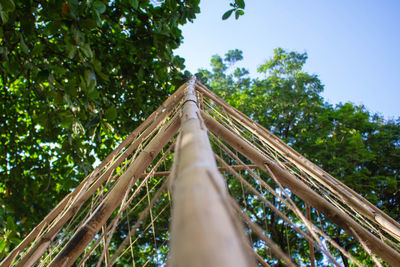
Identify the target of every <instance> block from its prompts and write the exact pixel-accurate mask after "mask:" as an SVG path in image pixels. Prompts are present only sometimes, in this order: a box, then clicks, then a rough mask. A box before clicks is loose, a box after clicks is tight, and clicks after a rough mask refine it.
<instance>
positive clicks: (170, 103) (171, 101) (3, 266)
mask: <svg viewBox="0 0 400 267" xmlns="http://www.w3.org/2000/svg"><path fill="white" fill-rule="evenodd" d="M185 88H186V84H184V85H182V86H181V87H180V88H179V89H178V90H177V91H176V92H175V93H174V94H172V95H171V97H169V98H168V99H167V100H166V101H165V102H164V103H163V104H162V105H161V106H160V107H159V108H158V109H157V110H156V111H154V112H153V113H152V114H151V115H150V116H149V117H148V118H147V119H146V120H145V121H144V122H143V123H142V124H141V125H140V126H139V127H138V128H136V129H135V130H134V131H133V132H132V133H131V134H130V135H129V136H128V137H127V138H125V140H124V141H123V142H122V143H121V144H120V145H119V146H118V147H117V148H116V149H115V150H114V151H113V152H111V154H109V155H108V156H107V157H106V158H105V159H104V160H103V162H102V163H101V164H100V165H99V166H98V167H97V168H96V169H95V170H94V171H93V172H92V173H91V174H89V175H88V176H87V177H86V178H85V179H84V180H83V181H82V182H81V184H80V185H78V186H77V187H76V188H75V190H74V191H73V192H71V193H70V194H68V195H67V196H66V197H65V198H64V199H63V200H62V201H61V202H60V203H59V204H58V205H57V206H56V207H55V208H54V209H53V210H52V211H51V212H50V213H49V214H48V215H47V216H46V217H45V218H44V219H43V220H42V222H41V223H40V224H39V225H37V226H36V227H35V228H34V229H33V230H32V231H31V232H30V233H29V235H28V236H27V237H25V239H24V240H23V241H22V242H21V243H20V244H19V245H18V246H17V247H15V248H14V249H13V251H11V252H10V253H9V254H8V255H7V257H6V258H4V260H3V261H2V262H1V263H0V267H7V266H9V265H11V262H12V261H13V260H14V259H15V257H16V256H17V255H18V254H19V253H21V252H22V251H23V250H24V249H25V248H26V246H27V245H28V244H30V243H31V242H32V241H33V240H34V239H35V237H36V236H37V235H38V234H39V233H40V231H41V230H42V229H43V228H44V227H45V226H46V225H47V224H48V223H49V222H50V221H52V220H53V219H54V218H56V217H57V216H58V215H59V213H60V212H61V211H62V210H63V209H64V208H65V207H66V206H67V204H68V201H69V200H70V199H72V198H74V197H75V196H76V195H77V194H78V193H79V192H80V189H81V188H82V187H83V186H84V185H85V184H86V182H87V181H88V180H90V179H93V178H95V177H96V176H97V175H98V174H99V172H100V170H101V169H102V168H103V167H105V166H106V165H107V164H108V163H109V162H110V161H111V160H112V158H113V157H114V156H115V155H116V154H118V153H119V152H120V151H121V150H122V149H123V148H124V147H125V146H126V145H127V144H129V143H130V142H132V141H133V140H134V138H135V137H136V135H137V134H138V133H140V132H141V131H143V130H144V129H145V128H146V127H147V126H149V125H150V123H152V122H153V121H154V119H156V118H157V117H160V115H163V114H164V113H169V111H168V109H170V108H171V107H174V106H175V104H176V103H178V102H179V101H180V99H181V98H182V93H183V91H184V89H185Z"/></svg>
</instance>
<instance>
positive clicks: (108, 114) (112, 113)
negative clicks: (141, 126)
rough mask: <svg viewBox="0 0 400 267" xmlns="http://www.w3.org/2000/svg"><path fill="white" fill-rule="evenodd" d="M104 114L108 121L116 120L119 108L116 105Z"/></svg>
mask: <svg viewBox="0 0 400 267" xmlns="http://www.w3.org/2000/svg"><path fill="white" fill-rule="evenodd" d="M104 115H105V117H106V119H107V120H108V121H112V120H115V119H116V118H117V109H116V108H115V107H114V106H112V107H109V108H108V109H106V112H105V114H104Z"/></svg>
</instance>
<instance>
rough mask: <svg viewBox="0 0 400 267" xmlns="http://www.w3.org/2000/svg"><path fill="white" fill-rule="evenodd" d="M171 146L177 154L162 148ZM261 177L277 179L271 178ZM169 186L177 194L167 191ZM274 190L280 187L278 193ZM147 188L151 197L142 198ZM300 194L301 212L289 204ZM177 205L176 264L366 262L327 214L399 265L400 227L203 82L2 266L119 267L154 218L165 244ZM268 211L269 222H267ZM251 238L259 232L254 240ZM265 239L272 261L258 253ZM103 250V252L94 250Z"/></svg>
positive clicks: (149, 123)
mask: <svg viewBox="0 0 400 267" xmlns="http://www.w3.org/2000/svg"><path fill="white" fill-rule="evenodd" d="M208 130H209V131H208ZM177 132H179V135H178V137H177V138H176V139H175V135H176V133H177ZM166 144H169V148H168V149H166V150H165V151H164V150H162V149H163V147H164V146H166ZM173 146H175V151H174V155H173V163H172V168H171V169H170V170H169V169H168V168H167V166H170V165H171V161H172V160H170V158H171V157H167V156H168V155H172V154H170V153H171V151H172V147H173ZM216 150H218V151H219V154H218V153H217V152H216ZM164 152H165V153H164ZM159 154H160V156H158V155H159ZM167 158H168V159H167ZM244 159H245V160H244ZM160 166H162V167H160ZM221 172H224V173H225V175H222V173H221ZM261 174H262V175H261ZM261 176H262V177H266V176H268V177H269V178H268V179H270V180H269V181H268V182H267V181H264V180H263V179H264V178H262V177H261ZM164 177H168V178H167V179H166V181H165V180H162V179H164ZM150 178H152V179H153V181H157V182H156V183H154V184H153V186H152V188H149V187H150V186H148V182H149V181H150V180H151V179H150ZM224 178H226V179H227V180H228V179H233V178H234V179H235V180H236V181H237V182H238V183H240V185H241V186H242V192H243V197H242V199H245V193H244V191H245V190H247V193H246V194H248V195H250V196H251V198H256V199H258V200H259V201H260V203H261V204H262V205H264V208H265V209H266V211H263V212H261V211H260V210H256V211H253V210H252V209H247V207H246V206H244V207H241V206H240V202H239V201H237V200H236V199H235V198H234V196H233V195H230V188H228V187H227V182H226V180H225V179H224ZM140 179H141V180H140ZM252 179H254V180H252ZM139 181H140V182H139ZM161 182H162V183H161ZM159 183H160V184H162V185H161V187H159V185H158V184H159ZM167 183H168V185H169V190H168V191H167V193H163V192H165V191H166V190H165V189H166V188H167ZM272 183H273V184H275V186H276V187H275V188H278V189H277V190H275V189H274V188H272V187H271V186H272V185H271V184H272ZM157 187H158V190H157V192H155V189H156V188H157ZM256 187H259V188H256ZM131 188H132V190H131ZM133 188H135V190H133ZM142 188H146V190H145V191H146V192H144V195H143V192H142V194H141V195H140V197H139V193H140V192H141V191H140V190H141V189H142ZM287 191H289V193H288V192H287ZM154 192H155V193H154ZM278 192H280V193H278ZM165 194H167V197H165ZM170 194H171V197H172V205H171V198H170ZM266 194H270V195H271V196H272V197H273V199H274V201H279V202H280V203H282V205H283V206H284V207H285V209H284V210H285V211H284V210H283V209H281V205H277V206H276V205H275V204H274V203H271V201H270V200H268V198H267V197H265V195H266ZM150 195H153V198H152V199H151V197H150ZM294 195H295V196H296V197H298V199H299V201H300V202H301V203H302V204H300V206H301V207H297V206H296V203H294V202H293V200H292V199H291V198H292V197H293V196H294ZM160 199H161V200H160ZM143 201H144V202H146V203H148V204H147V206H146V207H145V209H144V210H143V211H142V212H141V213H139V216H138V217H137V218H134V219H133V223H132V224H131V225H130V222H129V218H128V217H129V216H130V212H132V211H136V208H137V207H138V206H140V205H143V203H144V202H143ZM163 201H164V202H163ZM166 201H167V205H165V202H166ZM158 202H160V203H164V204H163V205H164V206H165V207H163V206H162V205H161V204H157V203H158ZM169 206H172V208H171V218H172V220H171V225H170V227H169V231H170V240H169V247H170V255H169V259H168V265H171V266H211V267H212V266H254V265H255V263H256V261H258V262H259V264H261V265H262V266H271V265H275V264H276V263H277V262H281V263H283V264H286V265H288V266H295V265H297V264H300V265H303V264H305V263H306V262H307V260H308V262H307V264H310V265H311V266H315V265H316V263H317V262H316V253H317V252H318V251H319V252H321V253H322V254H323V255H324V257H325V259H326V260H327V261H330V262H331V263H333V264H334V265H336V266H340V262H338V260H337V259H336V258H335V256H334V255H333V254H332V253H331V250H332V249H337V251H338V252H339V253H340V255H341V257H342V258H347V259H348V260H350V261H352V262H353V263H354V264H356V265H362V264H361V263H360V262H358V261H357V259H355V258H354V256H353V255H352V253H351V252H349V251H347V250H346V249H345V248H342V247H341V246H340V244H338V243H337V242H335V241H334V240H332V237H330V236H329V235H328V234H327V233H326V232H325V231H324V229H323V226H322V224H321V216H320V214H319V213H321V214H323V215H324V216H323V217H324V220H325V221H329V222H330V223H334V224H335V225H337V226H338V227H339V229H343V230H344V231H345V232H346V233H347V234H348V236H349V237H352V238H353V240H355V241H357V242H358V243H359V244H360V245H359V247H358V248H359V249H361V250H363V251H364V252H366V253H367V254H368V255H369V256H370V259H371V261H372V262H374V264H376V265H378V266H379V265H381V264H382V263H383V261H385V262H386V263H388V264H390V265H391V266H399V265H400V224H399V223H398V222H396V221H395V220H393V219H392V218H391V217H389V216H388V215H387V214H385V213H384V212H382V211H381V210H379V209H378V208H377V207H375V206H374V205H372V204H371V203H370V202H368V201H367V200H365V199H364V198H363V197H362V196H360V195H358V194H357V193H356V192H354V191H353V190H352V189H351V188H349V187H348V186H346V185H345V184H343V183H342V182H340V181H339V180H337V179H335V178H334V177H332V176H331V175H329V174H328V173H326V172H325V171H324V170H322V169H321V168H319V167H318V166H316V165H315V164H313V163H312V162H310V161H309V160H307V159H306V158H305V157H303V156H302V155H300V154H299V153H297V152H296V151H295V150H294V149H293V148H291V147H290V146H288V145H286V144H285V143H284V142H282V141H281V140H280V139H279V138H277V137H276V136H274V135H273V134H272V133H271V132H269V131H268V130H266V129H264V128H263V127H262V126H260V125H259V124H257V123H255V122H253V121H252V120H251V119H249V118H248V117H246V116H245V115H244V114H242V113H241V112H240V111H238V110H236V109H234V108H233V107H231V106H230V105H228V104H227V103H226V102H224V101H223V100H222V99H220V98H219V97H218V96H217V95H216V94H214V93H212V92H211V91H210V90H209V89H208V88H206V87H205V86H204V85H202V84H201V83H200V82H199V81H198V80H197V79H196V78H194V77H193V78H192V79H190V81H188V82H187V83H185V84H184V85H182V86H181V87H180V88H179V89H178V90H177V91H176V92H175V93H174V94H173V95H172V96H171V97H170V98H168V99H167V100H166V101H165V102H164V103H163V104H162V105H161V106H160V107H159V108H158V109H157V110H156V111H155V112H154V113H153V114H152V115H150V117H149V118H147V119H146V120H145V121H144V123H142V124H141V125H140V126H139V127H138V128H137V129H135V130H134V131H133V132H132V133H131V134H130V135H129V136H128V137H127V138H126V139H125V140H124V141H123V142H122V143H121V144H120V145H119V146H118V147H117V148H116V149H115V150H114V151H113V152H112V153H111V154H110V155H108V156H107V157H106V159H105V160H104V161H103V162H102V163H101V164H100V165H99V166H98V167H97V168H96V169H95V170H94V171H93V172H92V173H91V174H90V175H88V176H87V177H86V178H85V179H84V180H83V181H82V182H81V184H80V185H78V186H77V187H76V188H75V190H74V191H72V192H71V193H70V194H69V195H67V196H66V197H65V198H64V199H63V200H62V201H61V202H60V203H59V204H58V205H57V206H56V207H55V208H54V209H53V210H52V211H51V212H50V213H49V214H48V215H47V216H46V217H45V218H44V219H43V221H42V222H41V223H40V224H39V225H38V226H37V227H35V228H34V229H33V231H32V232H31V233H30V234H29V235H28V236H27V237H26V238H25V239H24V240H23V241H22V242H21V243H20V244H19V245H18V246H17V247H16V248H15V249H14V250H13V251H12V252H11V253H10V254H9V255H8V256H7V257H6V258H5V259H3V261H2V262H1V263H0V267H5V266H10V265H16V266H33V265H35V264H37V263H38V262H39V264H40V265H39V266H44V265H49V266H58V265H61V266H71V265H72V264H74V263H75V262H76V260H77V259H78V261H79V260H80V262H79V266H83V265H85V263H86V262H87V261H88V260H89V258H90V257H91V256H93V255H94V256H100V258H99V259H96V262H97V263H96V266H100V265H102V264H105V265H106V266H112V265H115V264H118V259H119V258H120V257H121V256H122V255H124V253H126V251H127V249H128V248H130V252H131V255H132V257H133V246H134V244H135V242H136V240H138V238H139V237H136V239H135V240H134V241H132V238H133V237H134V236H135V232H136V231H137V230H138V229H139V228H140V224H141V223H142V222H143V223H144V221H145V219H146V218H148V219H149V220H150V222H149V223H148V225H147V227H145V228H143V229H142V231H146V229H150V228H151V232H152V236H154V243H156V222H157V218H158V217H159V214H161V213H162V212H164V211H165V210H167V211H168V209H167V207H169ZM118 207H119V208H118ZM160 207H163V208H162V210H161V211H160ZM153 209H156V210H157V209H158V212H155V211H154V210H153ZM114 211H115V212H114ZM264 212H266V214H265V216H266V217H265V218H262V217H260V216H261V213H264ZM286 212H288V213H287V214H286ZM157 213H158V214H157ZM156 214H157V215H156ZM250 215H251V216H250ZM268 216H269V217H270V218H272V217H273V216H278V217H279V218H281V220H282V221H283V223H282V227H283V224H285V227H290V228H291V229H292V230H293V231H294V233H296V236H301V237H302V238H303V240H304V243H303V245H305V246H308V247H309V249H310V255H309V256H310V258H309V259H304V261H301V260H299V259H298V258H297V259H295V258H292V257H291V255H290V244H289V242H287V243H288V244H287V246H288V248H287V249H289V253H287V252H288V251H286V250H285V249H284V248H283V247H279V246H278V245H277V244H276V243H275V242H274V241H273V239H272V234H271V232H270V231H269V229H268V227H267V226H265V227H263V226H262V225H261V224H260V222H262V221H263V220H264V219H265V220H267V218H268ZM316 217H317V218H319V219H318V220H319V224H320V225H321V226H320V227H318V226H317V221H316V219H315V218H316ZM109 218H110V219H109ZM240 218H242V220H240ZM293 218H295V219H296V220H293ZM124 220H125V223H126V224H127V225H128V229H126V231H127V232H125V233H124V234H123V237H124V238H123V241H122V242H121V243H120V244H114V247H113V248H111V246H110V244H111V243H112V242H111V240H112V238H113V234H115V232H116V228H117V226H119V223H122V222H123V221H124ZM245 227H246V228H245ZM244 229H246V231H243V230H244ZM100 230H101V231H100ZM250 233H251V234H250ZM246 234H249V235H250V236H249V239H250V242H249V240H247V238H246ZM251 235H253V236H257V237H258V238H259V239H258V241H253V237H252V236H251ZM166 241H168V240H164V242H163V244H164V243H166ZM260 242H261V243H262V244H263V245H261V247H262V248H265V249H267V251H268V253H269V254H270V256H267V257H266V256H265V255H262V254H259V253H258V252H257V251H256V248H255V247H254V248H252V245H254V244H258V245H259V244H260ZM324 242H328V243H329V244H330V245H331V247H332V248H328V247H327V246H326V244H325V243H324ZM128 245H129V246H128ZM126 246H128V248H125V247H126ZM155 246H156V245H155ZM86 248H88V249H86ZM99 248H100V249H101V250H100V253H98V252H94V251H96V249H99ZM251 249H254V250H253V251H250V250H251ZM82 253H84V254H82ZM96 253H98V255H97V254H96ZM80 255H82V256H80ZM336 255H337V254H336ZM378 257H379V258H378ZM132 260H133V259H132ZM149 261H150V259H149V260H148V261H147V263H149ZM133 263H134V262H133ZM147 263H146V264H147Z"/></svg>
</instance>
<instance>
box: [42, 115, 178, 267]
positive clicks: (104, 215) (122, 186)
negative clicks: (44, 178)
mask: <svg viewBox="0 0 400 267" xmlns="http://www.w3.org/2000/svg"><path fill="white" fill-rule="evenodd" d="M179 124H180V119H179V117H177V116H175V117H174V118H173V119H172V120H171V121H170V122H169V123H168V124H167V125H166V126H165V127H164V128H162V129H161V130H160V131H159V132H158V133H157V135H156V136H155V137H154V138H153V139H152V140H151V141H150V142H149V144H148V145H147V146H146V147H145V148H144V150H143V151H142V152H140V154H139V155H138V157H137V158H136V159H135V161H134V162H133V164H132V165H130V166H129V168H128V169H127V170H126V171H125V172H124V173H123V174H122V175H121V177H120V178H119V179H118V181H117V183H116V184H115V185H114V187H113V188H112V190H111V191H110V192H109V193H108V195H107V196H106V198H105V199H104V200H103V201H102V202H101V204H100V205H99V206H98V208H97V209H96V210H95V212H94V213H93V214H92V216H90V217H89V218H88V219H87V220H86V222H85V223H84V224H83V226H82V227H81V228H80V229H79V230H78V231H77V232H76V233H75V234H74V235H73V237H72V238H71V239H70V240H69V241H68V243H67V244H66V246H65V247H64V248H63V249H62V250H61V252H60V253H59V254H58V255H57V257H56V258H55V259H54V260H53V261H52V262H51V263H50V265H49V266H53V267H55V266H63V267H67V266H71V265H72V264H73V263H74V261H75V260H76V259H77V258H78V257H79V255H80V254H81V253H82V251H83V250H84V249H85V248H86V246H87V245H88V244H89V242H90V241H91V240H92V239H93V237H94V236H95V235H96V234H97V232H98V231H99V230H100V228H101V227H102V226H103V225H104V224H105V223H106V221H107V219H108V218H109V217H110V215H111V214H112V213H113V211H114V210H115V208H116V207H117V206H118V205H119V204H120V202H121V201H122V198H123V197H124V195H125V192H126V191H127V190H129V189H130V188H129V187H128V185H129V184H130V182H131V180H132V179H138V177H139V176H140V174H142V173H143V171H144V170H145V169H146V168H147V166H148V165H149V164H150V163H151V162H152V161H153V160H154V158H155V157H156V156H157V154H158V153H159V152H160V150H161V149H162V148H163V147H164V146H165V145H166V144H167V143H168V141H169V140H170V139H171V138H172V137H173V136H174V134H175V133H176V131H177V129H178V127H179Z"/></svg>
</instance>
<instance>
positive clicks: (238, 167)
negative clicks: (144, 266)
mask: <svg viewBox="0 0 400 267" xmlns="http://www.w3.org/2000/svg"><path fill="white" fill-rule="evenodd" d="M229 167H231V168H232V169H234V170H236V171H244V170H247V169H249V168H250V169H258V166H257V165H232V166H229ZM218 171H220V172H221V171H229V169H228V168H226V167H218ZM149 174H150V173H143V174H142V175H140V178H144V177H146V176H147V175H149ZM170 174H171V172H170V171H161V172H155V173H153V174H152V176H154V177H158V176H168V175H170Z"/></svg>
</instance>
